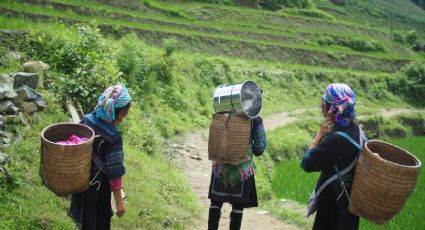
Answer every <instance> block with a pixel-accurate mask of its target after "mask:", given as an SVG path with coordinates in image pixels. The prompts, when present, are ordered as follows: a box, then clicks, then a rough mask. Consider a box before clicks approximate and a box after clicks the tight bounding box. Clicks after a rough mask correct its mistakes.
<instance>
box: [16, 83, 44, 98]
mask: <svg viewBox="0 0 425 230" xmlns="http://www.w3.org/2000/svg"><path fill="white" fill-rule="evenodd" d="M15 93H16V94H17V95H18V96H17V98H18V100H20V101H29V100H36V99H38V98H41V95H40V94H38V93H37V92H35V90H33V89H32V88H30V87H28V86H26V85H23V86H21V87H19V88H17V89H16V90H15Z"/></svg>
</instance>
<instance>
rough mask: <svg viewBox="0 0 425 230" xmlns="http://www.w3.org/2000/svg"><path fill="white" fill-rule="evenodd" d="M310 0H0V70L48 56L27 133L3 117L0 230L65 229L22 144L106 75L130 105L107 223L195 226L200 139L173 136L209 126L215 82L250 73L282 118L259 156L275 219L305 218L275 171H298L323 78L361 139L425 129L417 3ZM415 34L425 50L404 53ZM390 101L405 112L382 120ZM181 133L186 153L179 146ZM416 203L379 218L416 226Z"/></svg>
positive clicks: (30, 151)
mask: <svg viewBox="0 0 425 230" xmlns="http://www.w3.org/2000/svg"><path fill="white" fill-rule="evenodd" d="M206 2H215V3H206ZM310 2H311V5H310V7H308V8H305V9H298V8H286V7H283V8H280V9H278V10H276V11H272V10H265V9H259V8H258V9H252V8H246V7H240V6H237V5H236V4H233V3H232V1H202V0H198V1H154V0H127V1H126V0H111V1H106V0H90V1H84V0H17V1H12V0H2V1H0V74H3V73H4V74H10V73H13V72H18V71H22V64H23V63H24V62H26V61H28V60H37V61H38V60H41V61H44V62H45V63H47V64H48V65H50V66H51V68H50V71H48V74H47V75H46V77H45V79H44V81H45V88H44V89H42V90H41V91H40V93H41V94H43V96H44V95H46V101H47V104H48V107H47V109H46V110H45V111H44V112H40V113H36V114H32V115H25V116H26V117H27V119H29V120H30V124H31V125H32V126H31V128H30V129H29V128H27V127H25V126H26V125H25V124H21V123H19V122H17V123H16V124H7V125H6V126H5V127H4V129H7V130H8V131H10V132H11V133H12V134H13V135H14V137H13V141H12V144H11V146H10V147H9V148H8V149H6V150H3V151H5V152H6V153H7V155H8V156H9V158H10V163H9V164H8V165H7V168H8V169H9V172H10V173H11V174H12V176H13V177H14V178H15V180H14V182H13V184H12V185H8V184H7V183H6V182H5V181H3V180H1V179H0V229H2V228H4V229H14V228H19V226H21V227H22V228H24V229H57V228H71V226H72V223H71V221H70V220H69V218H68V217H67V216H66V209H67V207H68V201H67V200H65V199H61V198H57V197H54V196H53V194H52V193H50V192H49V191H48V190H47V189H45V187H43V186H42V185H41V184H40V183H39V178H38V159H39V153H38V151H34V148H33V146H39V136H38V135H39V132H40V131H41V129H42V128H43V127H45V126H47V125H49V124H51V123H55V122H60V121H67V120H68V119H69V118H68V116H67V114H66V109H65V108H66V105H65V101H66V98H72V99H74V100H76V101H79V102H80V104H81V105H82V107H83V109H84V111H85V112H89V111H90V110H91V109H92V108H93V105H94V104H95V102H96V100H97V96H98V95H99V93H100V92H101V91H102V90H103V89H104V88H105V87H107V86H108V85H110V84H115V83H116V82H122V83H124V84H126V85H127V87H128V88H129V90H130V92H131V94H132V97H133V99H134V106H132V109H131V112H130V115H129V117H128V118H127V119H126V120H125V121H124V123H123V124H121V125H120V126H119V128H120V130H122V132H123V138H124V141H125V146H126V164H128V166H127V167H128V173H127V174H126V176H125V177H124V180H126V181H128V182H125V190H126V193H127V194H128V196H129V201H128V209H129V212H128V214H127V215H126V217H124V218H121V219H114V221H113V226H114V227H115V226H116V227H117V228H123V229H136V228H137V229H166V228H171V229H191V228H196V226H197V225H196V224H199V220H203V219H202V218H203V217H205V213H204V212H203V210H204V208H205V207H204V204H202V203H201V204H200V203H199V200H198V196H197V194H196V193H195V192H194V190H196V189H193V187H191V186H190V183H189V182H193V181H191V180H190V178H188V177H187V174H185V172H186V171H185V167H186V166H184V163H182V162H185V161H184V159H182V158H184V157H187V156H186V155H184V156H182V154H181V153H180V152H182V151H183V152H187V154H189V155H188V156H189V157H191V155H190V154H191V153H192V152H191V151H193V149H195V150H194V152H199V151H200V150H199V149H204V147H205V146H203V147H201V146H193V145H194V143H190V142H191V141H192V140H190V138H189V140H187V139H182V136H184V135H186V134H188V133H189V134H190V133H195V134H194V136H196V137H198V136H201V135H200V134H199V133H204V132H205V129H206V128H208V125H209V123H210V117H211V114H212V113H213V108H212V104H211V95H212V93H213V90H214V88H215V87H216V86H217V85H220V84H226V83H239V82H242V81H244V80H247V79H250V80H254V81H255V82H257V83H258V84H259V85H260V86H261V88H262V89H263V90H264V94H263V97H264V107H263V112H262V116H263V117H267V118H268V119H267V121H268V122H270V123H272V122H273V119H286V120H285V122H282V123H279V122H275V123H278V124H276V125H275V127H273V130H271V129H270V130H268V131H267V135H268V149H267V151H266V153H265V156H264V157H263V158H260V159H259V160H258V190H259V199H260V203H261V208H263V209H267V210H268V212H270V213H273V215H274V216H275V217H277V218H279V219H280V220H281V221H283V222H284V223H285V224H290V225H292V226H295V227H296V228H309V227H310V226H311V218H310V219H305V218H303V215H304V213H300V211H299V207H298V206H297V208H294V207H293V206H290V207H289V208H288V207H285V204H284V202H283V203H282V200H288V199H290V203H291V202H292V199H294V200H297V202H300V203H302V202H301V201H302V200H303V199H299V198H298V197H297V198H296V199H295V198H293V196H292V195H287V194H290V192H289V189H288V192H287V193H286V192H285V191H286V190H285V189H286V187H284V188H281V187H279V186H280V184H279V183H283V182H282V181H281V180H282V178H281V177H279V176H278V175H276V173H277V172H282V171H285V170H284V169H283V170H282V167H283V166H282V165H284V166H285V167H286V164H287V162H289V163H288V164H289V165H290V166H288V167H293V169H294V171H295V170H299V167H298V160H299V157H300V155H301V154H302V152H303V150H304V149H305V148H306V147H307V145H308V143H309V142H310V140H311V137H312V136H313V135H314V133H315V131H316V129H317V128H318V127H319V124H320V121H321V117H320V113H319V112H318V107H319V103H320V95H321V93H322V91H323V89H324V87H325V86H326V85H327V84H329V83H330V82H344V83H347V84H349V85H350V86H351V87H353V89H354V90H355V91H356V94H357V96H358V104H357V113H358V114H359V115H361V116H360V121H361V122H362V123H363V124H364V126H365V129H366V130H367V131H368V134H369V136H370V137H371V138H379V139H384V140H388V141H392V140H393V139H394V138H395V139H399V138H406V137H412V136H424V135H425V126H424V124H425V122H424V121H425V117H424V113H423V107H424V105H425V104H424V101H425V93H424V92H425V10H423V9H421V8H420V7H418V6H416V5H415V4H413V3H412V2H410V1H407V0H406V1H404V0H390V1H386V0H377V1H364V0H350V1H349V0H346V1H342V2H344V4H343V5H335V4H333V3H331V1H327V0H312V1H310ZM334 2H335V1H334ZM220 3H221V4H220ZM417 44H419V45H422V46H423V48H424V50H423V51H415V50H414V49H412V48H413V47H414V46H416V45H417ZM14 55H15V56H14ZM16 55H19V58H15V57H16ZM387 110H388V111H389V112H388V113H390V112H392V111H404V112H403V113H401V114H398V115H397V116H383V114H385V111H387ZM383 111H384V112H383ZM283 115H284V116H283ZM5 116H6V115H5ZM274 117H277V118H274ZM189 137H190V135H189ZM182 141H187V142H188V143H183V144H182V146H186V147H185V148H187V149H183V150H181V149H179V148H180V147H179V146H180V144H181V142H182ZM176 143H178V145H176ZM200 143H203V145H204V144H205V140H204V141H201V142H200ZM192 144H193V145H192ZM176 146H177V147H176ZM37 148H38V147H37ZM191 149H192V150H191ZM415 151H417V150H415ZM195 157H196V156H195ZM33 159H37V160H36V161H34V160H33ZM203 160H205V159H203ZM207 164H208V163H206V162H205V161H203V165H207ZM205 173H206V174H209V173H210V172H209V171H208V172H205ZM296 173H299V172H298V171H296ZM202 175H203V174H202ZM198 176H199V175H198ZM196 178H197V177H196ZM310 179H311V178H310ZM256 180H257V178H256ZM420 183H422V185H423V181H422V182H420ZM422 185H421V186H422ZM304 186H310V185H307V184H306V185H304ZM311 186H313V185H311ZM308 189H310V187H309V188H308ZM280 190H282V191H280ZM197 191H200V189H199V188H198V190H197ZM206 192H207V191H205V193H206ZM34 194H35V195H34ZM301 195H303V194H301V193H300V196H301ZM306 199H307V198H306ZM421 199H422V198H421V197H419V198H413V200H412V201H411V203H409V205H408V209H407V210H403V211H404V212H403V214H401V215H400V216H402V217H400V218H398V219H397V220H395V221H393V222H391V223H390V225H388V226H387V228H388V229H397V227H398V225H399V224H400V223H408V222H409V223H410V222H414V221H413V219H412V218H413V217H415V216H420V215H421V214H423V213H422V212H419V211H417V210H420V208H419V206H418V204H419V203H421V202H422V201H423V200H421ZM291 204H292V203H291ZM302 205H304V204H302ZM40 208H41V209H43V210H44V212H43V213H42V214H40V213H38V212H37V211H36V210H38V209H40ZM58 210H59V211H58ZM293 210H295V212H294V211H293ZM296 210H298V211H296ZM410 212H412V213H414V214H412V215H408V214H405V213H410ZM16 216H17V217H16ZM194 223H195V225H193V224H194ZM193 226H195V227H193ZM201 226H202V223H201ZM205 226H206V225H205ZM409 226H410V227H412V226H414V227H423V226H425V222H423V221H422V222H421V221H419V222H417V223H416V225H413V224H412V225H409ZM362 227H363V228H365V229H377V227H374V226H372V225H370V224H367V223H366V224H363V225H362Z"/></svg>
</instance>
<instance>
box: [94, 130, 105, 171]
mask: <svg viewBox="0 0 425 230" xmlns="http://www.w3.org/2000/svg"><path fill="white" fill-rule="evenodd" d="M97 138H102V137H100V136H99V137H97ZM105 141H106V140H105V139H104V138H102V139H101V141H100V143H99V145H98V146H97V152H98V153H99V152H100V147H102V145H103V143H105ZM92 160H93V163H94V165H95V166H96V168H98V169H101V170H102V169H103V167H104V166H105V163H104V162H103V161H102V160H101V159H100V157H99V156H98V155H97V154H96V152H95V151H93V152H92Z"/></svg>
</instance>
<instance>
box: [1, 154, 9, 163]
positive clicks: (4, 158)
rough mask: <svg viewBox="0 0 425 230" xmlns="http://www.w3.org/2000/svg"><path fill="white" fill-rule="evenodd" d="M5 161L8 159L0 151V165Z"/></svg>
mask: <svg viewBox="0 0 425 230" xmlns="http://www.w3.org/2000/svg"><path fill="white" fill-rule="evenodd" d="M7 162H9V159H7V157H6V155H4V153H0V165H5V164H6V163H7Z"/></svg>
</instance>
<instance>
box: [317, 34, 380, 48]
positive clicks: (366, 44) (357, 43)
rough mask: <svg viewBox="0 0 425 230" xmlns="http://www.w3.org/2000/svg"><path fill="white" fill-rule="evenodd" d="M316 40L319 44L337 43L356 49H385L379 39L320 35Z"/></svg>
mask: <svg viewBox="0 0 425 230" xmlns="http://www.w3.org/2000/svg"><path fill="white" fill-rule="evenodd" d="M317 42H318V43H319V44H320V45H321V46H330V45H339V46H344V47H348V48H350V49H352V50H356V51H386V48H385V46H384V45H382V43H380V42H379V41H374V40H371V41H367V40H364V39H362V38H348V37H330V36H321V37H319V39H318V40H317Z"/></svg>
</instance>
